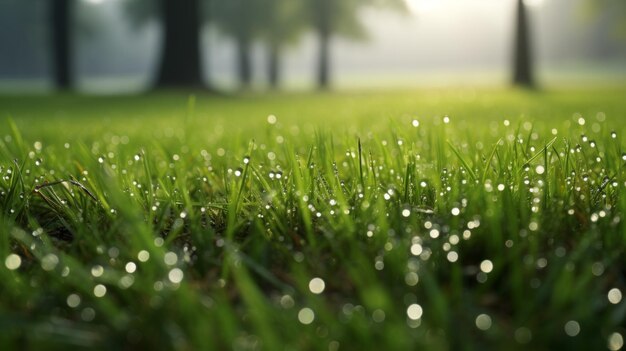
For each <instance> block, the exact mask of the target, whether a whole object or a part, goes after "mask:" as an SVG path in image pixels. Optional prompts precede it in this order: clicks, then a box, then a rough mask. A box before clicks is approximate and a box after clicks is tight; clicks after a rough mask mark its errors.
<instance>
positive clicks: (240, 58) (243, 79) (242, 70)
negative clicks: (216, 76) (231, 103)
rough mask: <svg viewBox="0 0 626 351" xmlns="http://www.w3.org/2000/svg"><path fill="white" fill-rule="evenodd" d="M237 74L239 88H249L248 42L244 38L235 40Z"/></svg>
mask: <svg viewBox="0 0 626 351" xmlns="http://www.w3.org/2000/svg"><path fill="white" fill-rule="evenodd" d="M237 74H238V76H239V85H240V88H241V89H248V88H250V83H251V82H252V67H251V60H250V40H249V39H248V38H247V37H245V36H241V37H239V38H237Z"/></svg>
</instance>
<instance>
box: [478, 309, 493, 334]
mask: <svg viewBox="0 0 626 351" xmlns="http://www.w3.org/2000/svg"><path fill="white" fill-rule="evenodd" d="M475 323H476V328H478V329H480V330H483V331H485V330H489V328H491V323H492V322H491V317H489V315H488V314H485V313H482V314H479V315H478V316H477V317H476V320H475Z"/></svg>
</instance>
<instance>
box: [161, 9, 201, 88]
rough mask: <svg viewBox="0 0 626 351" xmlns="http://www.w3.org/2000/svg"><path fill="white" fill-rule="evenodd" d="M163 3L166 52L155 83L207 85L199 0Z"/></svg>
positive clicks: (191, 85) (165, 84) (184, 85)
mask: <svg viewBox="0 0 626 351" xmlns="http://www.w3.org/2000/svg"><path fill="white" fill-rule="evenodd" d="M161 5H162V6H161V10H162V16H163V27H164V28H163V32H164V38H163V53H162V56H161V63H160V67H159V70H158V75H157V79H156V82H155V86H156V87H158V88H160V87H196V88H197V87H201V86H203V81H202V69H201V63H200V2H199V0H161Z"/></svg>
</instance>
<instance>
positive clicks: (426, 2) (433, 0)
mask: <svg viewBox="0 0 626 351" xmlns="http://www.w3.org/2000/svg"><path fill="white" fill-rule="evenodd" d="M404 1H405V2H406V7H407V8H408V9H409V11H410V12H411V13H413V14H424V13H429V12H432V11H433V10H434V9H435V8H436V7H437V5H438V1H437V0H404Z"/></svg>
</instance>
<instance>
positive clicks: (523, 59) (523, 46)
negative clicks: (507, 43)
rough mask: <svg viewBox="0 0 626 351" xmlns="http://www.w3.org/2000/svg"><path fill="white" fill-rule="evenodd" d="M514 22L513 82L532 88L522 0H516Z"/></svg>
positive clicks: (530, 55) (527, 37)
mask: <svg viewBox="0 0 626 351" xmlns="http://www.w3.org/2000/svg"><path fill="white" fill-rule="evenodd" d="M516 17H517V18H516V22H515V44H514V45H515V48H514V50H515V51H514V53H513V84H515V85H519V86H523V87H527V88H532V87H534V86H535V80H534V77H533V60H532V50H531V38H530V28H529V24H528V12H527V9H526V5H524V1H523V0H517V9H516Z"/></svg>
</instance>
